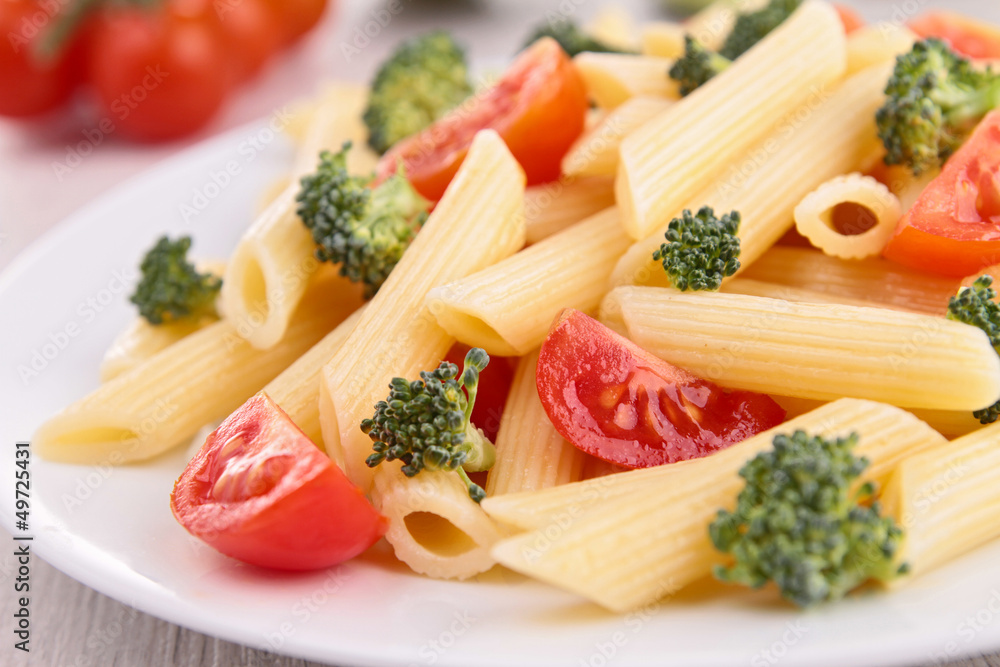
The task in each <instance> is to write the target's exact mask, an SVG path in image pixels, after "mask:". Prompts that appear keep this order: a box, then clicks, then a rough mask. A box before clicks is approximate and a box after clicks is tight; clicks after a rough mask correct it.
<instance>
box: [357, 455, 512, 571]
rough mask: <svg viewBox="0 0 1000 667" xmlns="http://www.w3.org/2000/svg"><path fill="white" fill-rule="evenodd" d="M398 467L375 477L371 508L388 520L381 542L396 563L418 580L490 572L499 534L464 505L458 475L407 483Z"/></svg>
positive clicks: (382, 469) (385, 467) (479, 512)
mask: <svg viewBox="0 0 1000 667" xmlns="http://www.w3.org/2000/svg"><path fill="white" fill-rule="evenodd" d="M399 466H400V464H399V463H398V462H393V463H389V464H386V463H383V464H382V465H381V466H379V469H378V470H377V471H376V473H375V486H374V491H375V492H374V494H373V496H372V498H373V501H374V505H375V508H376V509H377V510H378V511H379V512H381V513H382V515H383V516H385V517H386V518H387V519H388V520H389V530H388V532H387V533H386V535H385V539H386V540H387V541H388V542H389V543H390V544H391V545H392V548H393V550H394V551H395V553H396V557H397V558H399V559H400V560H401V561H403V562H404V563H406V564H407V565H409V566H410V568H411V569H413V571H415V572H419V573H420V574H426V575H427V576H429V577H435V578H438V579H466V578H468V577H471V576H473V575H475V574H478V573H480V572H485V571H486V570H488V569H490V568H491V567H493V565H494V564H495V562H496V561H494V560H493V556H492V555H490V550H491V548H492V547H493V545H495V544H496V543H497V542H498V541H499V540H500V537H501V536H500V532H499V531H498V530H497V528H496V526H495V525H494V524H493V522H492V521H491V520H490V519H489V517H487V516H486V515H485V514H484V513H483V511H482V509H480V507H479V506H478V505H476V504H475V503H474V502H472V501H471V500H469V493H468V491H467V490H466V488H465V485H464V484H463V483H462V481H461V480H460V479H459V478H458V475H455V474H452V473H444V472H422V473H420V474H419V475H417V476H416V477H412V478H410V477H406V476H405V475H403V473H401V472H400V471H399Z"/></svg>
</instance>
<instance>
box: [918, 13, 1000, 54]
mask: <svg viewBox="0 0 1000 667" xmlns="http://www.w3.org/2000/svg"><path fill="white" fill-rule="evenodd" d="M906 26H907V27H908V28H909V29H910V30H912V31H913V32H915V33H917V35H919V36H920V37H923V38H927V37H939V38H941V39H943V40H944V41H946V42H948V43H949V44H951V48H953V49H955V50H956V51H958V52H959V53H961V54H962V55H965V56H967V57H969V58H977V59H984V60H991V59H994V58H1000V28H998V27H996V26H994V25H990V24H989V23H984V22H982V21H977V20H975V19H972V18H969V17H967V16H962V15H961V14H957V13H955V12H949V11H943V10H941V11H932V12H927V13H925V14H921V15H920V16H918V17H917V18H915V19H913V20H912V21H910V22H909V23H907V24H906Z"/></svg>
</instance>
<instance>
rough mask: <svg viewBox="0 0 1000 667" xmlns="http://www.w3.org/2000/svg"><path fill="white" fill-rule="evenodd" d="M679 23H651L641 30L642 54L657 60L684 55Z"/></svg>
mask: <svg viewBox="0 0 1000 667" xmlns="http://www.w3.org/2000/svg"><path fill="white" fill-rule="evenodd" d="M685 34H687V29H686V28H685V27H684V26H683V25H681V24H680V23H671V22H669V21H653V22H651V23H647V24H646V25H645V26H643V28H642V53H643V55H647V56H655V57H657V58H674V59H676V58H680V57H681V56H683V55H684V35H685Z"/></svg>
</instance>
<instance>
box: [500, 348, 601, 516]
mask: <svg viewBox="0 0 1000 667" xmlns="http://www.w3.org/2000/svg"><path fill="white" fill-rule="evenodd" d="M537 364H538V352H537V351H535V352H533V353H531V354H529V355H527V356H525V357H522V358H521V360H520V361H519V362H518V364H517V372H516V373H515V374H514V381H513V383H512V385H511V388H510V394H509V395H508V396H507V403H506V405H505V406H504V411H503V417H501V418H500V431H499V433H497V440H496V447H497V460H496V463H495V464H494V465H493V468H492V469H491V470H490V474H489V476H488V477H487V481H486V495H487V496H488V497H495V496H499V495H503V494H507V493H517V492H522V491H537V490H539V489H547V488H550V487H554V486H560V485H563V484H569V483H570V482H576V481H578V480H579V479H580V478H581V475H582V474H583V464H584V462H585V460H586V458H587V456H586V454H584V453H583V452H582V451H580V450H579V449H577V448H576V447H574V446H573V445H571V444H570V443H568V442H566V440H564V439H563V437H562V436H561V435H559V433H558V432H557V431H556V429H555V427H554V426H553V425H552V422H551V421H549V417H548V415H547V414H545V408H543V407H542V402H541V400H540V399H539V398H538V389H537V388H536V386H535V367H536V366H537Z"/></svg>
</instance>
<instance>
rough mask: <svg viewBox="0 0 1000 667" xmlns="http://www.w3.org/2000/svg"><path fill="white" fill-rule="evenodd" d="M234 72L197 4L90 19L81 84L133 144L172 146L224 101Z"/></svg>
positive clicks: (111, 11) (114, 10) (114, 11)
mask: <svg viewBox="0 0 1000 667" xmlns="http://www.w3.org/2000/svg"><path fill="white" fill-rule="evenodd" d="M233 67H234V62H233V61H232V60H231V59H230V57H229V56H228V55H227V53H226V38H225V35H224V34H223V32H222V30H221V28H220V26H219V22H218V18H217V17H216V16H215V12H214V10H212V9H211V5H205V4H204V3H202V2H200V1H197V0H192V1H188V2H171V3H169V4H168V5H165V6H163V7H160V8H157V9H154V10H149V11H146V10H143V9H136V8H121V7H108V8H106V9H104V10H102V11H101V12H99V15H98V16H97V17H95V21H94V27H93V32H92V35H91V40H90V53H89V57H88V60H87V72H88V78H89V80H90V82H91V83H92V84H93V86H94V88H95V90H96V92H97V97H98V100H99V102H100V104H101V106H102V108H103V111H104V113H105V114H106V115H107V117H108V118H110V119H112V120H113V121H114V122H115V124H116V127H117V128H118V129H119V130H120V131H121V132H122V134H123V135H126V136H128V137H130V138H132V139H138V140H142V141H162V140H167V139H174V138H177V137H180V136H183V135H185V134H190V133H191V132H194V131H195V130H197V129H199V128H201V127H202V126H204V125H205V124H207V123H208V121H209V120H211V119H212V117H213V116H214V115H215V113H216V111H218V109H219V108H220V107H221V106H222V103H223V102H224V101H225V99H226V98H227V97H228V94H229V91H230V87H231V84H232V82H233V78H234V77H233Z"/></svg>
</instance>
